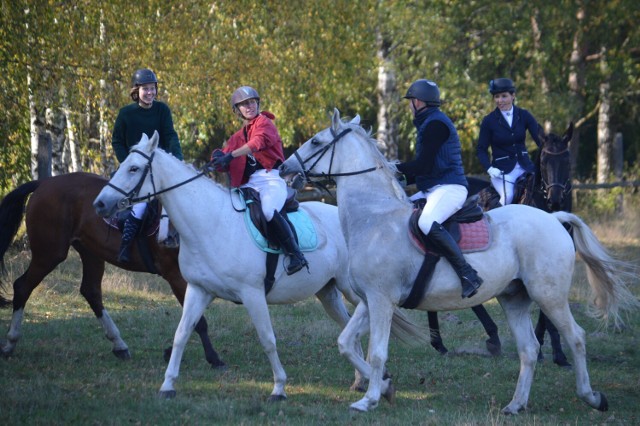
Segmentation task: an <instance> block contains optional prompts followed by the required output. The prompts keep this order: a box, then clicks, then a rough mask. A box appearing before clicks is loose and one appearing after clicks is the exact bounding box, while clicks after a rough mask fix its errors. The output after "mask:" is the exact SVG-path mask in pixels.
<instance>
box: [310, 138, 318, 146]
mask: <svg viewBox="0 0 640 426" xmlns="http://www.w3.org/2000/svg"><path fill="white" fill-rule="evenodd" d="M319 144H320V141H319V140H318V139H316V138H313V139H311V145H319Z"/></svg>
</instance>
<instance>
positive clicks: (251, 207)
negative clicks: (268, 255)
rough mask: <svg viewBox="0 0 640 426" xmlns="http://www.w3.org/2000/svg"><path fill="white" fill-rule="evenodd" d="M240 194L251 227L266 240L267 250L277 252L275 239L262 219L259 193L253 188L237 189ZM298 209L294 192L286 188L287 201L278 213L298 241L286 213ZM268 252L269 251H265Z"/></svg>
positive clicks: (264, 219) (263, 218) (277, 245)
mask: <svg viewBox="0 0 640 426" xmlns="http://www.w3.org/2000/svg"><path fill="white" fill-rule="evenodd" d="M239 191H240V194H241V195H242V198H244V202H245V205H246V206H247V209H248V215H249V218H250V219H251V223H253V226H255V228H256V229H257V230H258V232H260V234H261V235H262V236H263V237H264V238H265V239H266V240H267V243H268V248H269V249H271V250H274V251H279V248H280V246H279V244H278V242H277V240H276V238H275V237H274V236H273V235H271V231H270V230H269V225H268V222H267V219H266V218H265V217H264V213H262V205H261V203H260V193H259V192H258V191H256V190H255V189H253V188H248V187H245V188H239ZM299 207H300V203H299V202H298V200H297V199H296V191H295V190H293V189H291V188H288V187H287V200H286V201H285V202H284V206H283V207H282V210H281V211H280V214H281V215H282V217H284V218H285V220H286V221H287V223H289V226H290V227H291V230H292V231H293V235H294V236H295V237H296V240H298V235H297V233H296V228H295V227H294V226H293V223H291V220H290V219H289V216H288V215H287V213H293V212H297V211H298V208H299ZM265 251H270V250H265Z"/></svg>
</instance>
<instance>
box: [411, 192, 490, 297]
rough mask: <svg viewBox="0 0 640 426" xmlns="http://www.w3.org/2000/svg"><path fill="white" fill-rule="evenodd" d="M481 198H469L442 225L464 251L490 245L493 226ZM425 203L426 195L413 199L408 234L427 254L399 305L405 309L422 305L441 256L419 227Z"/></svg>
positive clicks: (468, 251)
mask: <svg viewBox="0 0 640 426" xmlns="http://www.w3.org/2000/svg"><path fill="white" fill-rule="evenodd" d="M478 199H479V198H478V196H477V195H474V196H471V197H469V198H467V200H466V201H465V203H464V204H463V205H462V207H461V208H460V210H458V211H457V212H456V213H455V214H453V215H452V216H451V217H450V218H449V219H447V220H446V221H445V222H444V223H443V224H442V226H444V228H445V229H446V230H447V231H448V232H449V234H451V236H452V237H453V239H454V240H455V241H456V242H457V243H458V245H459V246H460V249H461V250H462V252H463V253H470V252H475V251H482V250H486V249H488V248H489V246H490V245H491V228H490V227H489V221H488V219H487V218H486V217H485V215H484V212H483V211H482V208H480V206H479V205H478ZM425 204H426V200H425V199H424V198H421V199H418V200H416V201H414V210H413V213H412V214H411V216H410V218H409V237H410V238H411V241H413V243H414V244H415V245H416V248H417V249H418V250H420V251H421V252H422V253H423V254H424V260H423V261H422V266H420V270H419V271H418V275H417V276H416V279H415V281H414V283H413V287H412V288H411V292H410V293H409V296H408V297H407V298H406V299H405V300H404V301H403V302H402V304H401V305H400V307H402V308H405V309H414V308H416V307H417V306H418V305H419V304H420V301H421V300H422V296H423V295H424V292H425V289H426V287H427V284H428V283H429V282H430V281H431V277H432V276H433V272H434V271H435V269H436V265H437V263H438V261H439V260H440V257H441V256H440V254H439V253H438V251H437V250H436V249H435V248H434V247H433V245H432V244H431V242H430V241H429V238H428V237H427V236H426V235H424V233H423V232H422V230H421V229H420V227H419V226H418V219H419V218H420V214H421V213H422V210H423V209H424V206H425Z"/></svg>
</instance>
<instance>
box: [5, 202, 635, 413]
mask: <svg viewBox="0 0 640 426" xmlns="http://www.w3.org/2000/svg"><path fill="white" fill-rule="evenodd" d="M637 216H638V215H637V212H634V211H633V210H632V211H631V212H629V211H627V214H626V215H625V219H624V220H619V219H616V220H598V219H595V218H594V219H589V220H588V223H590V224H591V225H592V227H593V229H594V231H595V232H596V234H597V235H598V236H599V237H600V238H601V240H602V241H603V242H604V243H605V245H607V246H608V247H609V248H610V249H611V250H612V251H613V252H614V253H616V255H617V256H618V257H621V258H623V259H626V260H629V261H633V262H636V263H637V259H639V258H640V226H639V223H638V219H637ZM29 255H30V253H29V252H28V251H18V250H13V251H11V252H10V253H9V255H8V256H7V257H6V258H5V261H6V263H7V267H8V269H9V271H8V275H7V276H5V277H4V278H3V281H5V282H7V283H12V282H13V280H14V279H15V278H17V277H18V276H19V275H20V274H21V273H22V272H23V271H24V268H25V265H26V262H27V261H28V258H29ZM79 274H80V263H79V259H78V257H77V255H75V253H72V255H71V256H70V258H69V259H68V260H67V261H66V262H65V263H63V264H62V265H60V267H59V268H58V269H57V270H56V271H55V272H54V273H53V274H52V275H50V276H49V277H48V278H47V279H46V281H45V282H44V283H43V284H42V285H40V286H39V287H38V288H37V289H36V290H35V291H34V293H33V295H32V297H31V299H30V300H29V304H28V305H27V311H26V315H25V320H24V323H23V327H22V331H23V337H22V339H21V340H20V342H19V343H18V346H17V348H16V351H15V353H14V355H13V356H12V357H10V358H6V359H1V358H0V418H1V419H2V423H3V424H8V425H21V424H29V425H39V424H47V425H49V424H81V425H87V424H91V425H122V424H145V425H146V424H153V425H174V424H233V425H242V424H244V425H249V424H251V425H253V424H261V425H262V424H264V425H267V424H269V425H273V424H275V425H303V424H304V425H314V424H318V425H320V424H341V425H360V424H363V425H387V424H390V425H430V424H433V425H444V424H464V425H472V424H473V425H476V424H495V425H512V424H513V425H546V424H566V425H585V424H639V423H640V409H639V408H638V403H639V402H640V352H639V351H640V350H639V348H640V345H639V343H640V332H639V330H640V313H638V312H636V313H634V314H632V315H630V316H629V318H628V322H627V327H626V328H625V329H623V330H622V331H619V332H614V331H611V330H606V329H603V328H602V327H600V326H599V324H598V323H597V322H596V321H594V320H593V319H591V318H589V317H588V316H587V314H586V305H585V297H586V296H585V295H586V291H585V288H586V283H585V275H584V271H583V268H582V265H580V264H578V267H577V273H576V276H575V280H574V286H573V289H572V311H573V313H574V315H575V317H576V319H577V321H578V323H579V324H580V325H581V326H582V327H583V328H584V329H585V330H586V332H587V356H588V357H587V359H588V367H589V372H590V375H591V384H592V386H593V388H594V389H595V390H599V391H602V392H604V393H605V394H606V395H607V397H608V399H609V406H610V408H609V411H608V412H605V413H601V412H598V411H595V410H593V409H591V408H589V407H587V406H586V405H585V404H584V403H582V402H581V401H579V400H578V398H577V397H576V395H575V376H574V374H573V372H572V371H567V370H562V369H559V368H557V367H556V366H555V365H554V364H552V363H551V361H550V358H551V354H550V348H549V347H548V346H546V345H545V347H544V352H545V354H546V356H547V361H545V362H544V363H542V364H538V366H537V368H536V375H535V380H534V383H533V387H532V390H531V396H530V400H529V407H528V410H527V411H526V412H523V413H522V414H520V415H518V416H514V417H506V416H503V415H501V414H500V410H501V408H503V407H504V406H505V405H506V404H507V403H508V402H509V401H510V399H511V396H512V393H513V390H514V388H515V382H516V378H517V375H518V370H519V362H518V358H517V354H516V350H515V344H514V341H513V340H512V338H511V336H510V333H509V330H508V327H507V324H506V322H505V319H504V315H503V313H502V311H501V310H500V308H499V306H498V304H497V303H496V302H495V301H491V302H489V303H488V304H487V305H486V306H487V308H488V310H489V312H490V313H491V314H492V316H493V318H494V320H495V321H496V322H497V324H498V326H499V328H500V335H501V338H502V341H503V355H502V356H500V357H498V358H492V357H490V356H488V354H487V353H486V350H485V349H484V340H485V338H486V337H485V336H484V331H483V330H482V327H481V325H480V324H479V322H478V321H477V319H476V318H475V316H474V315H473V313H472V312H471V311H470V310H464V311H457V312H451V313H443V314H441V325H442V334H443V338H444V340H445V344H446V345H447V346H448V348H449V349H450V351H451V352H450V354H449V355H447V356H441V355H439V354H438V353H437V352H435V351H434V350H433V349H432V348H431V347H407V346H403V345H401V344H399V343H398V342H394V341H392V342H391V344H390V356H389V362H388V369H389V371H390V373H391V374H392V375H393V377H394V383H395V385H396V388H397V389H398V394H397V403H396V405H395V406H390V405H389V404H388V403H387V402H386V401H381V404H380V406H379V407H378V408H377V409H376V410H374V411H373V412H370V413H364V414H362V413H361V414H356V413H351V412H349V410H348V407H349V404H351V403H352V402H354V401H356V400H358V399H360V397H361V395H360V394H358V393H355V392H351V391H349V389H348V388H349V385H350V384H351V382H352V381H353V369H352V368H351V366H350V364H349V363H348V361H347V360H346V359H344V358H342V357H341V356H340V355H339V353H338V349H337V345H336V338H337V336H338V333H339V330H338V327H337V326H336V325H335V324H334V323H333V322H332V321H331V320H330V319H329V318H328V317H327V316H326V315H325V314H324V312H323V310H322V308H321V306H320V304H319V303H318V302H317V301H315V300H308V301H305V302H301V303H297V304H295V305H292V306H276V307H273V308H272V309H271V313H272V318H273V322H274V327H275V330H276V333H277V337H278V349H279V353H280V358H281V361H282V363H283V365H284V367H285V369H286V371H287V374H288V377H289V379H288V386H287V393H288V397H289V399H288V400H287V401H285V402H283V403H277V404H268V403H266V399H267V397H268V395H269V393H270V392H271V389H272V386H273V382H272V375H271V370H270V366H269V363H268V360H267V359H266V356H265V355H264V353H263V351H262V348H261V346H260V345H259V343H258V340H257V337H256V333H255V331H254V329H253V327H252V325H251V323H250V321H249V318H248V316H247V314H246V312H245V310H244V308H243V307H242V306H236V305H233V304H231V303H228V302H224V301H215V302H214V303H213V304H212V305H211V306H210V307H209V309H208V310H207V313H206V316H207V319H208V320H209V323H210V328H211V329H210V335H211V336H212V338H213V340H214V345H215V347H216V349H217V350H218V351H219V352H220V354H221V357H222V358H223V359H224V360H225V361H226V362H227V364H228V368H227V369H226V370H224V371H219V370H212V369H211V368H209V367H208V364H206V362H205V360H204V356H203V352H202V349H201V346H200V343H199V340H198V339H197V337H196V336H193V337H192V339H191V340H190V342H189V345H188V347H187V350H186V352H185V356H184V358H183V361H182V366H181V375H180V378H179V380H178V382H177V384H176V388H177V392H178V395H177V397H176V398H175V399H173V400H168V401H167V400H162V399H159V398H158V397H157V392H158V389H159V387H160V385H161V383H162V380H163V377H164V371H165V368H166V364H165V362H164V361H163V357H162V352H163V349H164V348H165V347H167V346H169V345H170V344H171V341H172V338H173V333H174V331H175V328H176V326H177V324H178V321H179V319H180V307H179V305H178V304H177V302H176V301H175V299H174V298H173V296H172V295H171V294H170V291H169V287H168V285H167V284H166V283H165V282H164V281H162V280H160V279H158V278H157V277H153V276H151V275H147V274H134V273H126V272H124V271H121V270H119V269H116V268H114V267H109V268H108V270H107V275H106V277H105V280H104V284H103V288H104V296H105V305H106V307H107V309H108V310H109V311H110V314H111V316H112V317H113V319H114V321H115V322H116V324H117V325H118V326H119V328H120V331H121V333H122V337H123V338H124V340H125V341H126V342H127V343H128V345H129V347H130V350H131V352H132V356H133V358H132V359H131V360H130V361H121V360H118V359H117V358H115V357H114V356H113V355H112V354H111V345H110V342H109V341H107V340H106V339H105V338H104V336H103V332H102V329H101V327H100V325H99V323H98V322H97V320H96V319H95V317H94V316H93V314H92V312H91V311H90V309H89V307H88V305H87V304H86V302H85V301H84V299H83V298H82V296H81V295H80V294H79V291H78V288H79V276H80V275H79ZM635 284H636V285H635V286H634V287H632V289H633V292H634V293H635V294H636V295H639V294H640V290H639V289H638V287H637V283H635ZM408 314H409V315H410V316H411V317H412V318H414V319H415V320H416V322H418V323H420V324H423V325H425V326H426V313H423V312H408ZM10 318H11V311H10V310H9V309H7V310H2V311H0V331H1V332H2V334H1V335H0V340H1V339H4V333H5V332H6V330H7V329H8V326H9V321H10Z"/></svg>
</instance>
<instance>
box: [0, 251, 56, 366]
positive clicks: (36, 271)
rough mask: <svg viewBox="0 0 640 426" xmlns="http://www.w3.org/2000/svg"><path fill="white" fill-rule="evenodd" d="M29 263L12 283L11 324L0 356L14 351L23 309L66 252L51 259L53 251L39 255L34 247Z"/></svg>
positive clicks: (0, 347)
mask: <svg viewBox="0 0 640 426" xmlns="http://www.w3.org/2000/svg"><path fill="white" fill-rule="evenodd" d="M31 250H32V251H31V263H29V266H28V267H27V270H26V271H25V272H24V273H23V274H22V275H21V276H20V277H18V279H16V280H15V281H14V282H13V314H12V316H11V324H10V326H9V331H8V332H7V340H6V341H5V342H4V344H2V346H0V355H3V356H9V355H11V354H12V353H13V351H14V350H15V347H16V345H17V344H18V340H20V337H21V336H22V332H21V326H22V320H23V318H24V308H25V306H26V304H27V301H28V300H29V297H30V296H31V293H32V292H33V290H34V289H35V288H36V287H37V286H38V285H39V284H40V283H41V282H42V280H43V279H44V277H46V276H47V275H49V273H50V272H51V271H53V270H54V268H55V267H56V266H58V264H59V263H60V262H62V261H63V260H64V259H66V256H67V252H66V251H65V252H64V253H62V255H58V256H55V257H52V256H51V254H55V250H53V251H52V252H51V253H50V254H49V255H46V253H41V251H40V250H38V249H37V248H35V247H32V249H31Z"/></svg>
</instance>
